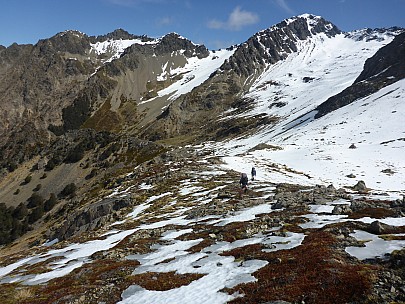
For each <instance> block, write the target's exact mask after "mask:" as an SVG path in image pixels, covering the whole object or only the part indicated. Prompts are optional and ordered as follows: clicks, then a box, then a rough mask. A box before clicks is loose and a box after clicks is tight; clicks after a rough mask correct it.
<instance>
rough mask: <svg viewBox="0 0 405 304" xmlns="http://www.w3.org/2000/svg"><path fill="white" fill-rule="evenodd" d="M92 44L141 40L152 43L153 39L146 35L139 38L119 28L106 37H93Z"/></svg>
mask: <svg viewBox="0 0 405 304" xmlns="http://www.w3.org/2000/svg"><path fill="white" fill-rule="evenodd" d="M91 39H92V43H96V42H104V41H107V40H120V39H122V40H129V39H140V40H142V41H152V40H153V38H150V37H147V36H146V35H142V36H138V35H133V34H130V33H128V32H127V31H126V30H124V29H122V28H119V29H116V30H114V31H113V32H111V33H108V34H106V35H99V36H92V37H91Z"/></svg>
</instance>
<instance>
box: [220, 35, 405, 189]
mask: <svg viewBox="0 0 405 304" xmlns="http://www.w3.org/2000/svg"><path fill="white" fill-rule="evenodd" d="M362 33H363V34H364V32H362ZM369 34H370V33H369ZM360 37H361V39H360ZM371 37H373V39H369V38H370V36H362V35H360V34H359V33H358V32H356V33H348V34H339V35H336V36H334V37H327V36H326V35H324V34H322V33H320V34H317V35H314V36H313V37H310V38H308V39H306V40H304V41H298V43H297V45H298V51H297V52H296V53H292V54H290V55H289V56H288V57H287V58H286V59H285V60H283V61H279V62H278V63H276V64H274V65H269V66H268V68H267V70H266V71H265V72H264V73H263V74H262V76H261V77H259V78H258V80H257V81H256V82H255V83H254V84H253V86H252V87H251V89H250V91H249V92H248V93H247V94H246V95H245V97H248V98H250V99H251V100H253V101H252V102H253V103H254V104H255V105H254V107H253V108H252V109H251V110H249V111H247V112H244V113H242V114H239V116H240V117H249V116H254V115H257V114H261V113H266V114H267V115H274V116H277V117H278V118H279V121H278V122H277V123H276V124H275V125H271V126H265V127H262V128H261V129H260V130H257V132H256V133H255V134H250V135H248V136H244V137H239V138H237V139H234V140H230V141H227V143H226V145H225V146H224V145H223V144H222V143H221V144H220V148H219V149H218V153H219V154H220V155H232V156H236V155H239V154H241V153H246V152H247V151H249V150H250V149H252V148H254V147H255V146H257V145H258V144H261V143H268V144H272V145H277V146H280V147H282V148H283V150H276V151H264V150H260V151H255V152H250V153H248V155H247V156H244V157H243V158H241V159H239V160H238V161H240V163H242V164H245V166H242V169H243V170H246V171H248V170H249V167H250V166H252V165H256V166H259V167H260V166H263V167H264V168H266V165H265V164H266V163H268V162H274V163H280V164H286V165H287V166H290V167H291V168H293V169H294V170H298V171H301V172H304V173H305V174H308V176H310V177H311V178H308V179H307V183H309V184H312V183H333V184H334V185H338V186H348V185H351V184H353V183H354V181H355V180H358V179H361V180H364V181H365V182H366V184H367V185H368V186H370V187H371V188H374V189H381V190H384V189H385V190H394V191H402V192H404V191H405V182H404V180H405V173H404V168H405V161H403V157H402V154H403V151H404V148H405V142H404V137H405V136H404V135H405V129H404V124H403V122H402V120H401V117H402V116H403V114H404V113H405V107H404V104H403V102H402V100H403V96H405V91H404V81H403V80H401V81H398V82H395V83H394V84H392V85H389V86H387V87H385V88H383V89H381V90H380V91H378V92H376V93H374V94H372V95H370V96H367V97H364V98H361V99H359V100H357V101H355V102H354V103H353V104H350V105H348V106H346V107H342V108H340V109H337V110H335V111H333V112H332V113H329V114H328V115H326V116H325V117H322V118H320V119H314V117H315V114H316V113H317V112H316V111H315V109H316V107H317V106H318V105H320V104H321V103H323V102H324V101H325V100H327V99H328V98H329V97H331V96H334V95H336V94H337V93H339V92H341V91H342V90H343V89H345V88H347V87H349V86H350V85H351V84H352V83H353V82H354V80H355V79H356V78H357V77H358V75H359V74H360V73H361V72H362V70H363V65H364V63H365V61H366V59H367V58H369V57H371V56H373V55H374V53H376V52H377V50H379V49H380V48H381V47H382V46H384V45H386V44H388V43H390V42H391V41H392V40H393V38H394V36H393V35H392V32H390V31H386V32H382V31H378V32H373V33H372V35H371ZM228 114H231V115H232V114H233V112H232V111H229V112H228ZM232 116H233V115H232ZM224 119H226V117H225V118H224ZM351 144H354V145H355V146H357V149H349V147H350V146H351ZM228 161H231V162H232V163H234V162H235V159H232V160H228ZM230 166H231V167H234V169H238V166H234V165H230ZM239 170H241V168H240V167H239ZM271 176H272V175H271V174H270V175H269V177H271ZM348 176H350V177H348ZM273 177H274V174H273Z"/></svg>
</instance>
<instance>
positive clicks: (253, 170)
mask: <svg viewBox="0 0 405 304" xmlns="http://www.w3.org/2000/svg"><path fill="white" fill-rule="evenodd" d="M255 177H256V169H255V167H252V181H254V180H255Z"/></svg>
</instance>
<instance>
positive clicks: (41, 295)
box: [15, 259, 139, 304]
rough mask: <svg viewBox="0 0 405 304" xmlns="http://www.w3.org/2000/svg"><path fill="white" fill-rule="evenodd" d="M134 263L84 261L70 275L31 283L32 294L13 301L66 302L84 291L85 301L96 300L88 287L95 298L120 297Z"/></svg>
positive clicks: (26, 303) (34, 303) (111, 300)
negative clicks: (43, 283) (87, 262)
mask: <svg viewBox="0 0 405 304" xmlns="http://www.w3.org/2000/svg"><path fill="white" fill-rule="evenodd" d="M137 265H139V262H138V261H114V260H108V259H106V260H99V261H95V262H93V263H90V264H85V265H84V266H82V267H80V268H78V269H75V270H74V271H73V272H71V273H70V274H69V275H66V276H64V277H61V278H56V279H53V280H51V281H49V283H48V284H47V285H38V286H32V289H31V292H32V296H30V297H29V298H26V299H20V301H18V302H15V303H18V304H48V303H49V304H50V303H55V302H58V303H59V302H61V303H68V302H69V301H67V299H69V300H70V301H72V302H74V301H73V299H75V300H76V301H77V300H78V299H80V298H81V297H83V295H87V298H85V299H84V301H85V303H96V302H95V300H94V299H93V300H92V299H91V296H92V294H91V293H90V292H89V291H93V293H96V294H97V297H98V300H97V301H101V302H102V301H104V302H105V303H108V304H109V303H111V304H112V303H116V302H117V301H119V300H120V299H121V293H122V292H123V290H125V289H126V288H128V287H129V286H130V285H131V284H132V281H131V277H130V275H131V273H132V272H133V270H134V269H135V267H136V266H137ZM108 286H109V287H108ZM69 303H70V302H69Z"/></svg>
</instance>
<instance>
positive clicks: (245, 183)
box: [239, 173, 249, 193]
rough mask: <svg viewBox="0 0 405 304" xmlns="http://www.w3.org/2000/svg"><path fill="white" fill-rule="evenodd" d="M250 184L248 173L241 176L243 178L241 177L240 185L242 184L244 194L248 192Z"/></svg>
mask: <svg viewBox="0 0 405 304" xmlns="http://www.w3.org/2000/svg"><path fill="white" fill-rule="evenodd" d="M248 182H249V179H248V177H247V174H246V173H242V175H241V177H240V181H239V184H240V186H241V189H242V191H243V192H244V193H246V192H247V184H248Z"/></svg>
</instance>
